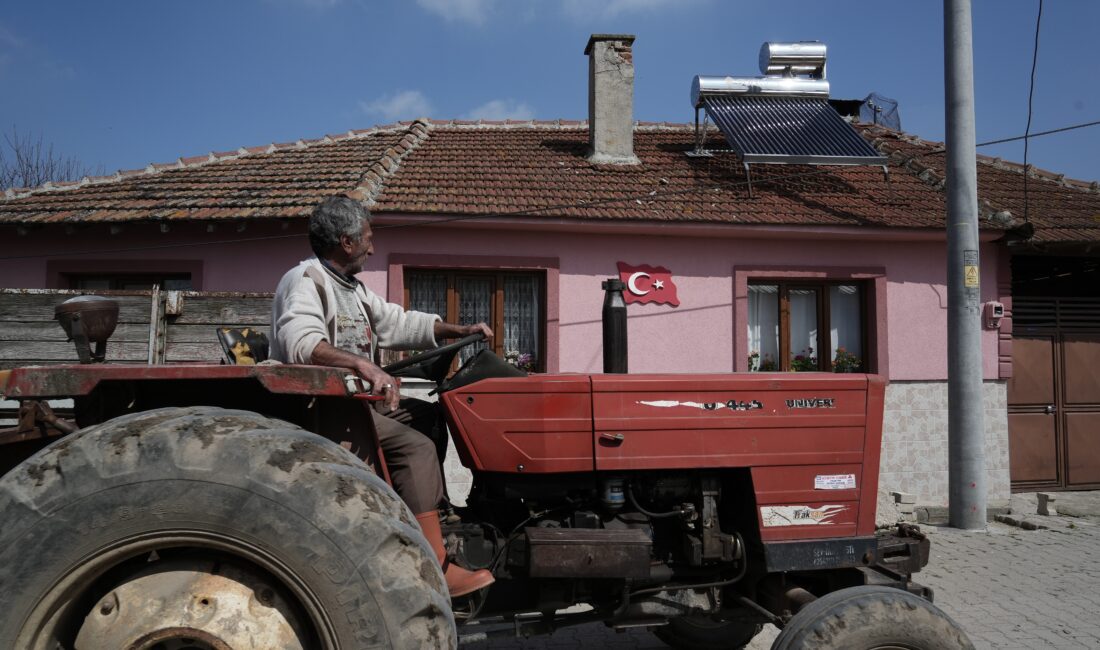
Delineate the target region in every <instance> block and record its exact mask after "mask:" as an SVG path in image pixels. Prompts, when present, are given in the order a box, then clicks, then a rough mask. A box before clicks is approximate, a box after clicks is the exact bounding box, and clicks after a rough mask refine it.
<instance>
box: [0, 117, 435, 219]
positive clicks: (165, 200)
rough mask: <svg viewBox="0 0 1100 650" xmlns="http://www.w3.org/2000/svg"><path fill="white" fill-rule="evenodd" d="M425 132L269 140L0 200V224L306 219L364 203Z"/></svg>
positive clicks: (413, 128)
mask: <svg viewBox="0 0 1100 650" xmlns="http://www.w3.org/2000/svg"><path fill="white" fill-rule="evenodd" d="M424 134H426V129H425V128H424V125H423V124H420V123H412V124H404V125H393V126H389V127H378V128H375V129H369V130H365V131H353V132H349V133H344V134H340V135H330V136H325V137H324V138H321V139H319V140H310V141H301V140H300V141H298V142H293V143H286V144H271V145H268V146H265V147H252V148H244V147H242V148H241V149H238V150H236V151H228V152H222V153H210V154H208V155H206V156H197V157H194V158H181V159H179V160H177V161H176V162H175V163H172V164H167V165H156V164H151V165H149V166H148V167H146V168H145V169H136V170H131V171H120V172H118V173H117V174H115V175H114V176H102V177H94V178H85V179H83V180H82V181H79V182H74V183H54V184H47V185H46V186H43V187H41V188H35V189H33V190H8V191H7V192H6V193H5V194H6V196H5V197H3V198H0V223H18V224H44V223H59V222H62V223H71V222H119V221H133V220H158V221H159V220H180V219H187V220H204V221H205V220H212V219H219V220H220V219H253V218H292V217H303V216H308V215H309V213H310V212H311V211H312V210H313V208H314V207H315V206H316V205H317V204H318V203H319V202H320V201H321V200H323V199H324V198H325V197H326V196H329V195H332V194H335V193H338V192H351V191H356V190H358V191H359V193H360V195H361V196H362V197H363V198H365V199H367V198H369V197H370V196H372V195H373V194H375V193H377V190H378V187H379V186H380V182H381V180H382V179H383V178H384V177H386V176H388V175H389V173H390V170H392V169H396V166H397V165H398V164H399V162H400V160H401V158H402V157H403V156H404V155H405V154H406V153H407V152H408V151H409V150H411V149H412V148H413V147H415V145H416V143H417V142H418V141H419V139H420V138H421V137H423V135H424Z"/></svg>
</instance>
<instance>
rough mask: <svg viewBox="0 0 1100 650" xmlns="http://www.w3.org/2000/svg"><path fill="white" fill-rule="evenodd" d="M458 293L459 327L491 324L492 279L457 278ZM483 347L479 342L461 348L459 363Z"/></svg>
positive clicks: (482, 343) (456, 287)
mask: <svg viewBox="0 0 1100 650" xmlns="http://www.w3.org/2000/svg"><path fill="white" fill-rule="evenodd" d="M455 289H456V290H457V291H458V323H459V325H473V324H474V323H488V324H489V325H490V326H492V323H493V280H492V278H458V280H457V281H456V282H455ZM484 347H485V343H484V342H481V343H478V344H476V345H469V346H466V347H464V348H462V352H461V353H460V354H459V357H460V360H461V361H463V362H464V361H466V359H469V358H470V357H472V356H473V355H474V354H476V353H477V351H478V350H481V349H483V348H484Z"/></svg>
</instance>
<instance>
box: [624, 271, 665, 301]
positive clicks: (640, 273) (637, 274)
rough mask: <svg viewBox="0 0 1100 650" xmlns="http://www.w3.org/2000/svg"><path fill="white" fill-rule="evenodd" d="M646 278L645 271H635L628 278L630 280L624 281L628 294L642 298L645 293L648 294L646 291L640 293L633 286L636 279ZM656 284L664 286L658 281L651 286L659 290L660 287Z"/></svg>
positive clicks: (636, 287) (639, 290)
mask: <svg viewBox="0 0 1100 650" xmlns="http://www.w3.org/2000/svg"><path fill="white" fill-rule="evenodd" d="M648 277H649V274H648V273H646V272H645V271H635V272H634V273H633V274H632V275H631V276H630V279H629V280H627V281H626V286H627V288H628V289H630V293H632V294H634V295H635V296H644V295H646V294H647V293H649V292H648V291H642V290H641V289H639V288H638V285H637V284H635V282H637V281H638V278H648ZM658 282H660V283H661V284H662V285H663V284H664V283H663V282H661V281H660V280H657V282H654V283H653V286H655V287H657V288H658V289H660V288H661V287H660V286H657V283H658Z"/></svg>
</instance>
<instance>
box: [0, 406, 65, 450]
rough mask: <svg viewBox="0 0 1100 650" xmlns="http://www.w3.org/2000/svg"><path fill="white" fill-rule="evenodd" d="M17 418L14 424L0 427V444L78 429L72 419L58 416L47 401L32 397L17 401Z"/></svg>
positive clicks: (58, 434)
mask: <svg viewBox="0 0 1100 650" xmlns="http://www.w3.org/2000/svg"><path fill="white" fill-rule="evenodd" d="M18 418H19V423H18V424H17V425H16V426H14V427H10V428H7V429H0V445H5V444H10V443H14V442H23V441H25V440H32V439H35V438H52V437H59V436H65V435H68V434H70V433H74V432H76V431H79V430H80V427H78V426H77V425H76V423H75V422H73V421H72V420H66V419H64V418H61V417H58V416H57V414H56V413H54V412H53V409H52V408H50V405H49V404H48V403H46V402H44V401H39V400H34V399H28V400H23V401H22V402H20V403H19V415H18Z"/></svg>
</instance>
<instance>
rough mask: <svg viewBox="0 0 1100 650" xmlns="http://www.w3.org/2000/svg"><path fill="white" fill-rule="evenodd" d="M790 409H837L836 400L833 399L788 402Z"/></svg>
mask: <svg viewBox="0 0 1100 650" xmlns="http://www.w3.org/2000/svg"><path fill="white" fill-rule="evenodd" d="M787 408H789V409H831V408H836V398H833V397H804V398H800V399H789V400H787Z"/></svg>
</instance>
